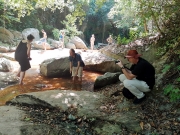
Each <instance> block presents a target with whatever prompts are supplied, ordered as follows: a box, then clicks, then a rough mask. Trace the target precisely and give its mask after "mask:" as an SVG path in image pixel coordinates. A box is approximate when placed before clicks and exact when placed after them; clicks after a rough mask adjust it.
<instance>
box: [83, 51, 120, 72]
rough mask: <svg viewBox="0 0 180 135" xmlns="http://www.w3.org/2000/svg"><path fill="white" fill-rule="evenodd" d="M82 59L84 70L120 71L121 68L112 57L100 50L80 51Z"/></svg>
mask: <svg viewBox="0 0 180 135" xmlns="http://www.w3.org/2000/svg"><path fill="white" fill-rule="evenodd" d="M81 56H82V59H83V61H84V63H85V65H86V66H85V67H84V69H85V70H90V71H95V72H102V73H106V72H121V68H120V67H119V66H118V65H117V64H115V62H114V59H112V58H110V57H107V56H105V55H103V54H102V53H100V52H89V51H88V52H82V53H81Z"/></svg>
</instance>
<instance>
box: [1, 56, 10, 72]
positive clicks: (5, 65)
mask: <svg viewBox="0 0 180 135" xmlns="http://www.w3.org/2000/svg"><path fill="white" fill-rule="evenodd" d="M12 70H13V66H12V64H11V63H10V61H9V60H7V59H5V58H0V72H9V71H12Z"/></svg>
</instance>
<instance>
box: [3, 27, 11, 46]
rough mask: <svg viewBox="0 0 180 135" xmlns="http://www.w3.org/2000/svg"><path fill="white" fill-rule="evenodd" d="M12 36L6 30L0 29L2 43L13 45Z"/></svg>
mask: <svg viewBox="0 0 180 135" xmlns="http://www.w3.org/2000/svg"><path fill="white" fill-rule="evenodd" d="M13 39H14V35H13V34H12V33H11V32H10V31H9V30H7V29H5V28H2V27H0V41H2V42H3V43H8V44H14V41H13Z"/></svg>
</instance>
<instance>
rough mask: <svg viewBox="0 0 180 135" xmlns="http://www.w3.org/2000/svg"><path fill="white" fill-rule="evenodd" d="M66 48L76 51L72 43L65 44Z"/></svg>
mask: <svg viewBox="0 0 180 135" xmlns="http://www.w3.org/2000/svg"><path fill="white" fill-rule="evenodd" d="M66 48H69V49H76V46H75V44H73V43H67V44H66Z"/></svg>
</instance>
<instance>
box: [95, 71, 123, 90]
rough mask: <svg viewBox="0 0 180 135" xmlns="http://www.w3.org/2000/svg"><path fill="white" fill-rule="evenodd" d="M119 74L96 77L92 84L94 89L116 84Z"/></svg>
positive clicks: (108, 73)
mask: <svg viewBox="0 0 180 135" xmlns="http://www.w3.org/2000/svg"><path fill="white" fill-rule="evenodd" d="M120 74H121V72H118V73H110V72H107V73H105V74H104V75H102V76H99V77H97V79H96V80H95V83H94V89H98V88H102V87H104V86H106V85H110V84H113V83H116V82H117V81H119V75H120Z"/></svg>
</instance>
